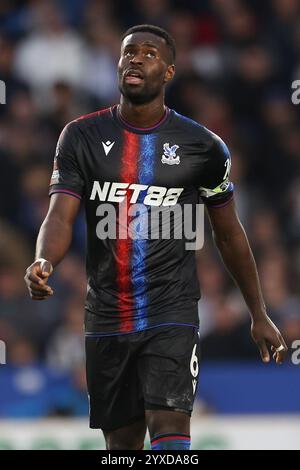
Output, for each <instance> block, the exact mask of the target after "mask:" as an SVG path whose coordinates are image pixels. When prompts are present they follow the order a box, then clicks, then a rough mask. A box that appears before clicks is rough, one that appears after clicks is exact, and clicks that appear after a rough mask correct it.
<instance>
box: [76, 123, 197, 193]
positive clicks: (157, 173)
mask: <svg viewBox="0 0 300 470" xmlns="http://www.w3.org/2000/svg"><path fill="white" fill-rule="evenodd" d="M202 160H203V159H202V158H201V154H200V153H199V149H198V148H197V145H195V143H193V142H191V141H189V140H188V139H187V138H185V136H184V135H180V134H179V135H176V133H175V132H164V133H163V134H160V133H152V134H137V133H132V132H128V131H126V130H122V129H116V128H115V127H111V128H109V127H107V128H106V129H101V130H100V129H98V130H97V131H96V132H95V129H93V131H92V132H91V131H90V132H86V133H85V135H84V138H83V139H82V148H81V158H80V161H79V165H80V168H81V171H82V174H83V177H84V179H85V185H86V189H87V191H88V192H91V191H92V189H93V187H95V185H94V182H95V181H97V182H99V184H100V185H101V187H103V185H104V184H105V183H106V186H105V187H111V186H112V187H113V188H114V186H113V185H117V184H119V186H118V188H119V189H121V188H124V189H126V188H128V187H129V186H130V185H137V188H135V187H132V189H136V191H138V189H141V190H142V189H143V188H142V187H144V186H145V187H149V186H157V187H166V188H171V187H183V188H185V187H190V186H193V185H194V184H197V180H198V178H199V173H201V168H202V166H203V161H202ZM125 185H127V186H125ZM144 189H145V188H144Z"/></svg>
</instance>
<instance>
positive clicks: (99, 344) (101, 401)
mask: <svg viewBox="0 0 300 470" xmlns="http://www.w3.org/2000/svg"><path fill="white" fill-rule="evenodd" d="M96 335H97V334H96V333H95V334H94V335H93V336H87V337H86V367H87V384H88V393H89V400H90V427H91V428H96V429H98V428H100V429H102V430H103V431H111V430H115V429H118V428H121V427H123V426H128V425H130V424H131V423H134V422H135V421H138V420H140V419H143V418H144V416H145V410H147V409H168V410H175V411H182V412H186V413H188V414H189V415H191V413H192V409H193V403H194V398H195V394H196V390H197V384H198V373H199V353H200V346H199V333H198V329H197V328H193V327H190V326H180V325H178V326H177V325H175V326H159V327H154V328H151V329H149V330H145V331H140V332H137V333H130V334H122V335H116V336H96Z"/></svg>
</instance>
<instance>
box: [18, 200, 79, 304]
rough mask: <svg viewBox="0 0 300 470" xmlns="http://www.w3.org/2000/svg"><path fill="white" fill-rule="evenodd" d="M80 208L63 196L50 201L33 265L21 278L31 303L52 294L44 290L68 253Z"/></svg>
mask: <svg viewBox="0 0 300 470" xmlns="http://www.w3.org/2000/svg"><path fill="white" fill-rule="evenodd" d="M79 207H80V200H79V199H77V198H75V197H72V196H68V195H66V194H63V193H54V194H53V195H52V196H51V198H50V206H49V210H48V214H47V216H46V218H45V220H44V222H43V224H42V226H41V228H40V232H39V235H38V238H37V243H36V256H35V261H34V263H32V265H31V266H29V267H28V268H27V270H26V274H25V277H24V279H25V282H26V285H27V287H28V290H29V293H30V296H31V298H32V299H33V300H43V299H45V298H47V297H49V296H50V295H52V294H53V290H52V289H51V287H49V286H47V282H48V278H49V276H50V275H51V273H52V271H53V267H55V266H56V265H57V264H58V263H59V262H60V261H61V260H62V258H63V257H64V256H65V254H66V252H67V251H68V249H69V246H70V244H71V240H72V232H73V224H74V221H75V219H76V216H77V214H78V211H79Z"/></svg>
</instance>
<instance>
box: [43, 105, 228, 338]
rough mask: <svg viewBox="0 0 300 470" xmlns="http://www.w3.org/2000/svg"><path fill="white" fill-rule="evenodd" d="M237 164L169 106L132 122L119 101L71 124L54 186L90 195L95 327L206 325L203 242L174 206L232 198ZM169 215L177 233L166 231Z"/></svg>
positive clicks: (89, 323) (90, 323)
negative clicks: (199, 255)
mask: <svg viewBox="0 0 300 470" xmlns="http://www.w3.org/2000/svg"><path fill="white" fill-rule="evenodd" d="M229 170H230V155H229V152H228V149H227V147H226V145H225V144H224V142H223V141H222V140H221V139H220V138H219V137H218V136H217V135H215V134H214V133H212V132H210V131H209V130H208V129H206V128H205V127H203V126H201V125H200V124H198V123H196V122H195V121H192V120H191V119H188V118H186V117H184V116H182V115H180V114H178V113H176V112H175V111H174V110H171V109H168V108H166V112H165V115H164V116H163V118H162V119H161V120H160V122H159V123H157V124H156V125H155V126H153V127H151V128H147V129H145V128H142V129H140V128H135V127H132V126H130V125H129V124H128V123H127V122H125V121H124V120H123V118H122V117H121V115H120V113H119V108H118V106H117V105H116V106H113V107H111V108H108V109H105V110H101V111H98V112H96V113H92V114H90V115H87V116H83V117H81V118H79V119H77V120H75V121H72V122H71V123H69V124H68V125H67V126H66V127H65V128H64V130H63V131H62V134H61V136H60V138H59V141H58V144H57V150H56V155H55V159H54V169H53V174H52V178H51V183H50V195H51V194H54V193H65V194H68V195H70V196H73V197H76V198H79V199H83V200H84V204H85V211H86V220H87V262H86V264H87V277H88V289H87V298H86V312H87V313H86V334H87V335H89V334H90V335H93V334H97V335H98V334H100V335H101V334H103V335H106V334H110V335H111V334H125V333H130V332H135V331H141V330H145V329H148V328H152V327H156V326H160V325H168V324H169V325H190V326H198V309H197V302H198V299H199V297H200V292H199V286H198V280H197V273H196V261H195V251H193V250H187V249H186V235H185V230H183V227H182V226H183V224H184V223H185V222H183V219H180V217H179V218H178V214H177V213H176V214H175V213H174V211H175V209H176V210H177V209H180V210H181V211H182V213H183V212H184V209H185V208H186V207H188V208H192V209H191V210H192V213H193V210H194V209H195V208H196V206H197V204H198V203H199V201H202V202H204V203H205V204H207V205H214V206H222V205H224V204H226V203H227V202H228V201H229V200H230V199H231V198H232V194H233V185H232V183H231V182H230V181H229ZM179 213H180V211H179ZM162 214H163V215H162ZM164 216H169V219H168V217H167V218H166V219H164V218H163V217H164ZM150 217H151V218H153V220H154V221H155V223H153V224H152V225H151V223H152V222H151V223H149V219H150ZM192 219H193V217H192ZM168 220H170V221H171V222H170V233H169V235H170V236H166V235H162V232H163V231H166V230H165V229H167V231H168V229H169V227H167V225H168V223H167V221H168ZM193 220H194V219H193ZM151 221H152V219H151ZM193 223H194V222H193ZM153 226H155V229H154V230H153ZM150 227H151V230H150ZM157 229H158V230H157ZM177 229H179V231H176V230H177ZM180 229H182V230H181V233H183V235H182V236H180V235H179V236H177V235H176V236H174V234H175V232H176V233H179V234H180Z"/></svg>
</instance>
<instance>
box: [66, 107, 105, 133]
mask: <svg viewBox="0 0 300 470" xmlns="http://www.w3.org/2000/svg"><path fill="white" fill-rule="evenodd" d="M107 119H111V107H109V108H104V109H99V110H98V111H94V112H93V113H89V114H84V115H83V116H79V117H78V118H76V119H74V120H73V121H71V122H70V123H69V124H72V123H76V125H77V126H78V127H79V128H81V127H85V126H89V125H93V124H95V123H99V120H100V121H101V120H102V121H104V120H107Z"/></svg>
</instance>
